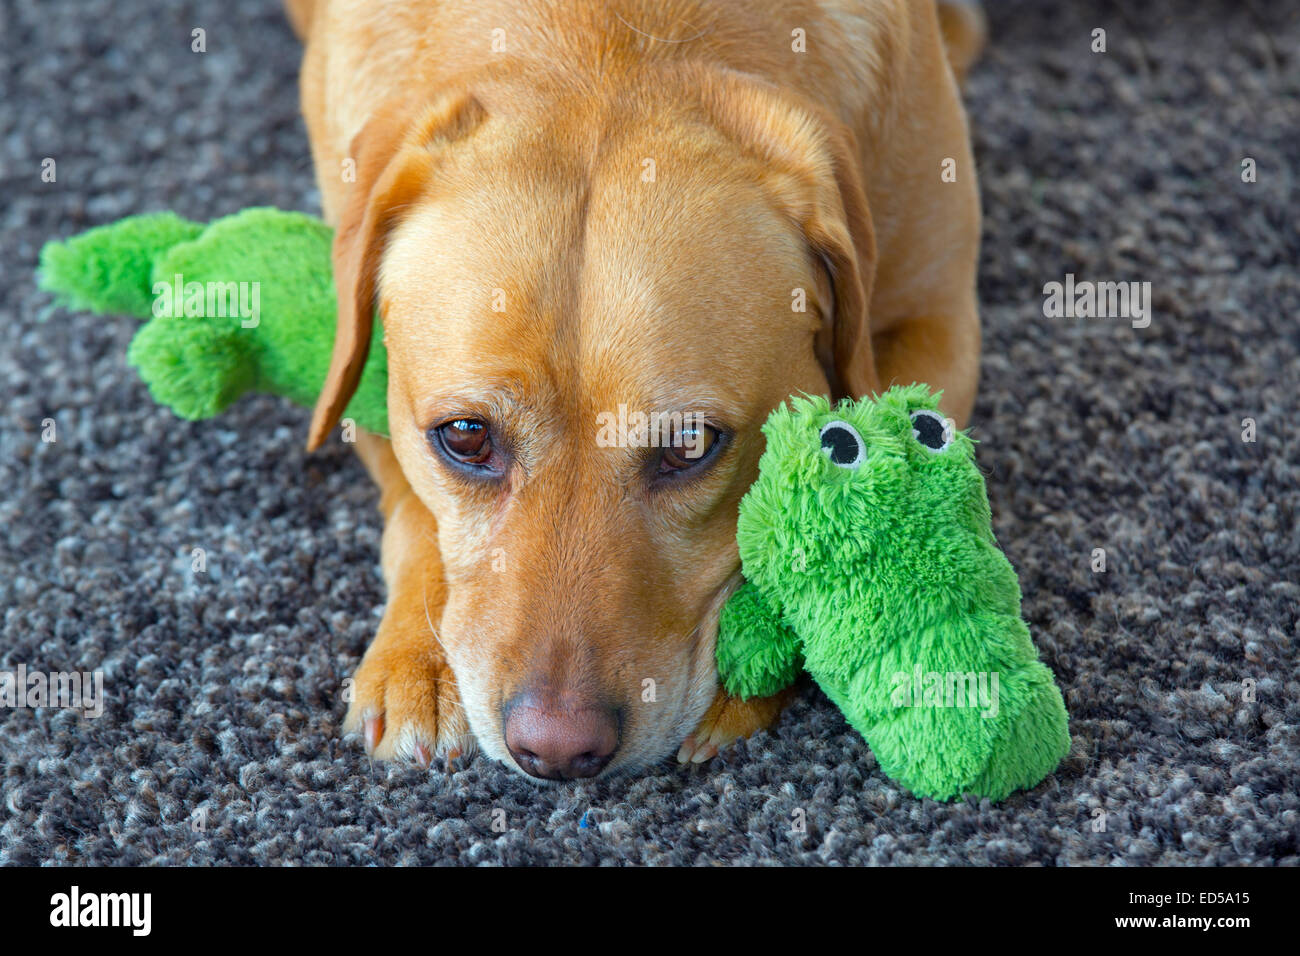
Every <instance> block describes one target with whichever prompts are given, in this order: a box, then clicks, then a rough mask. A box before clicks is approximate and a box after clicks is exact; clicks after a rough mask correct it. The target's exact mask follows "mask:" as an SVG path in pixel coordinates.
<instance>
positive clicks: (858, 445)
mask: <svg viewBox="0 0 1300 956" xmlns="http://www.w3.org/2000/svg"><path fill="white" fill-rule="evenodd" d="M821 436H822V451H824V452H826V457H827V458H829V459H830V460H831V463H832V464H836V465H839V466H840V467H841V468H857V467H858V466H859V465H860V464H862V463H863V462H864V461H865V460H866V458H867V443H866V442H864V441H863V440H862V436H861V435H859V434H858V430H857V429H856V428H854V427H853V426H852V425H850V424H849V423H848V422H827V423H826V424H825V425H823V426H822V431H821Z"/></svg>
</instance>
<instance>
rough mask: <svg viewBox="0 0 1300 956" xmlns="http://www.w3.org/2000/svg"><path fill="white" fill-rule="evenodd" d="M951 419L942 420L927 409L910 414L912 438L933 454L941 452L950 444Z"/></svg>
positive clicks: (937, 414) (938, 415) (942, 418)
mask: <svg viewBox="0 0 1300 956" xmlns="http://www.w3.org/2000/svg"><path fill="white" fill-rule="evenodd" d="M952 432H953V426H952V419H951V418H944V417H943V416H942V415H940V414H939V413H938V412H932V411H930V410H929V409H928V408H922V409H918V410H917V411H915V412H912V437H913V438H915V439H916V440H917V441H919V442H920V443H921V444H922V445H924V446H925V447H926V448H928V449H930V451H933V452H941V451H943V450H944V449H945V448H947V447H948V446H949V445H951V444H952Z"/></svg>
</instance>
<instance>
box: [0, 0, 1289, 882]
mask: <svg viewBox="0 0 1300 956" xmlns="http://www.w3.org/2000/svg"><path fill="white" fill-rule="evenodd" d="M1139 6H1140V7H1143V8H1146V7H1150V8H1151V10H1152V11H1153V12H1152V13H1150V14H1142V16H1141V19H1140V20H1139V19H1138V15H1137V14H1135V13H1127V12H1122V11H1121V9H1120V8H1118V7H1116V6H1109V5H1102V6H1095V5H1093V4H1089V3H1076V4H1065V3H1060V2H1050V3H1041V4H1029V3H995V4H994V6H993V8H992V10H991V19H992V23H993V32H994V36H995V45H994V48H993V49H992V51H991V52H990V54H989V56H988V57H987V58H986V59H985V60H984V61H983V62H982V63H981V65H980V66H979V67H978V68H977V69H976V72H975V73H974V75H973V77H972V81H971V84H970V91H969V100H970V104H971V114H972V118H973V123H974V131H975V132H974V136H975V143H976V152H977V155H978V158H979V163H980V166H981V179H982V182H983V196H984V204H985V212H986V220H985V229H984V252H983V271H982V277H981V298H982V302H983V309H984V320H985V327H986V349H987V351H986V355H985V360H984V379H983V391H982V395H981V398H980V401H979V405H978V408H977V411H976V416H975V423H976V433H977V435H978V437H979V438H980V439H981V440H982V441H983V445H982V446H981V450H980V458H981V462H982V465H983V466H984V468H985V469H986V470H987V471H988V473H989V490H990V494H991V497H992V504H993V511H994V516H995V522H996V530H997V532H998V535H999V537H1000V539H1001V541H1002V542H1003V543H1004V545H1005V547H1006V549H1007V552H1008V554H1009V556H1010V557H1011V559H1012V561H1013V562H1014V563H1015V564H1016V566H1017V568H1018V569H1019V571H1020V574H1021V579H1022V582H1023V586H1024V591H1025V604H1024V610H1025V614H1026V616H1027V618H1028V620H1029V622H1030V624H1031V626H1032V628H1033V630H1034V632H1035V635H1036V639H1037V642H1038V646H1039V648H1040V649H1041V652H1042V655H1043V657H1044V659H1045V660H1046V661H1047V662H1048V663H1049V664H1050V666H1051V667H1052V668H1053V669H1054V670H1055V672H1056V674H1057V676H1058V678H1059V680H1060V682H1061V685H1062V687H1063V689H1064V691H1065V694H1066V699H1067V704H1068V707H1069V709H1070V711H1071V714H1072V717H1073V722H1072V730H1073V734H1074V738H1075V740H1074V749H1073V751H1072V753H1071V755H1070V757H1069V758H1068V759H1067V760H1066V761H1065V763H1064V764H1063V765H1062V767H1061V768H1060V770H1059V772H1058V773H1057V774H1056V775H1055V776H1054V777H1051V778H1049V780H1048V781H1046V782H1045V783H1044V784H1043V785H1042V786H1040V787H1039V788H1037V789H1036V790H1034V791H1033V792H1031V793H1028V794H1022V795H1017V796H1015V797H1013V798H1012V799H1010V800H1008V801H1007V802H1006V803H1005V804H1003V805H1001V806H997V807H990V806H987V805H983V806H981V805H978V804H976V803H968V804H962V803H959V804H956V805H952V806H942V805H937V804H934V803H932V802H928V801H919V800H915V799H913V798H911V797H909V796H907V795H906V794H904V793H903V792H901V791H900V790H899V788H898V787H896V786H894V785H893V784H891V783H890V782H889V781H888V780H886V779H885V778H884V777H882V775H881V774H880V772H879V770H878V768H877V767H876V764H875V761H874V760H873V758H872V757H871V754H870V752H869V750H868V749H867V748H866V746H865V745H864V744H863V742H862V741H861V740H860V739H859V738H858V737H857V735H856V734H854V733H853V732H851V731H850V730H848V728H847V727H846V725H845V724H844V722H843V721H842V720H841V719H840V717H839V716H838V715H837V713H836V712H835V711H834V709H833V708H832V707H831V706H830V705H829V704H828V703H827V702H826V701H825V699H824V698H822V697H821V696H820V695H819V694H817V693H816V692H815V691H811V690H810V691H808V692H807V693H806V694H805V695H804V697H803V698H802V699H801V700H800V701H799V703H798V704H797V705H796V706H795V707H794V708H793V709H792V710H791V711H790V712H789V713H787V714H786V715H785V717H784V718H783V719H782V720H781V722H780V724H779V726H778V727H776V728H775V730H774V731H773V732H772V733H767V734H762V735H760V736H758V737H756V738H755V739H753V740H751V741H749V742H747V743H743V744H741V745H739V746H737V747H736V748H734V749H733V750H731V751H729V752H727V753H725V754H724V755H723V756H722V757H721V758H719V759H717V760H714V761H712V762H710V763H708V764H705V765H703V766H702V767H698V768H692V769H683V768H679V767H678V766H677V765H676V764H675V763H665V764H664V765H663V766H662V767H660V768H657V769H655V770H654V771H652V772H650V773H647V774H644V775H642V776H639V777H637V778H634V779H631V780H623V781H617V782H613V783H598V784H594V785H588V786H577V787H566V788H555V789H547V790H537V789H534V788H533V787H532V786H530V785H529V784H528V783H526V782H525V781H524V780H523V779H521V778H520V777H518V776H516V775H513V774H511V773H508V772H507V771H505V770H504V769H503V768H502V767H500V766H498V765H495V764H493V763H491V762H488V761H487V760H485V759H483V758H479V759H477V760H475V761H472V762H470V763H469V764H468V765H467V766H465V767H463V768H461V769H459V770H458V771H457V772H455V773H454V774H452V775H450V776H449V775H446V774H444V773H443V772H441V771H432V772H429V771H421V770H417V769H414V768H411V767H398V766H385V765H372V764H371V763H370V761H368V760H367V759H366V758H365V757H364V756H363V755H362V754H361V752H360V749H359V747H358V746H357V745H356V743H355V741H345V742H340V740H339V722H340V720H341V717H342V713H343V704H342V702H341V701H340V699H339V695H338V688H339V685H340V681H341V680H342V679H343V678H345V677H347V676H348V675H349V674H350V673H351V672H352V670H353V668H354V667H355V666H356V664H357V661H358V660H359V658H360V656H361V654H362V652H363V650H364V649H365V646H366V643H367V641H368V640H369V638H370V637H371V635H372V633H373V630H374V628H375V624H376V622H377V620H378V614H379V609H380V607H381V605H382V602H383V600H384V592H383V588H382V583H381V580H380V577H379V571H378V555H377V548H378V544H379V532H380V522H379V518H378V515H377V514H376V513H375V511H374V505H375V500H376V498H375V494H374V492H373V490H372V488H371V487H370V486H369V485H368V484H367V482H366V481H365V480H364V479H363V472H362V468H361V466H360V464H359V463H358V462H357V461H355V460H354V459H353V458H352V457H351V456H350V455H349V454H347V453H345V452H344V451H343V450H342V449H341V447H340V446H339V445H338V444H337V443H336V444H334V445H332V446H331V450H330V451H328V452H326V453H324V454H321V455H317V456H311V457H308V456H306V455H305V454H304V453H303V451H302V441H303V435H304V431H305V427H306V422H307V415H306V413H305V412H303V411H301V410H297V409H294V408H291V407H289V406H287V405H285V404H282V403H279V402H277V401H274V400H270V399H256V400H248V401H245V402H243V403H241V404H239V405H238V406H237V407H236V408H235V409H233V410H232V411H231V412H229V413H228V414H226V415H225V416H224V417H222V418H221V419H219V420H217V421H213V422H207V423H199V424H190V423H187V422H183V421H180V420H178V419H176V418H174V417H173V416H172V415H171V414H170V413H169V412H167V411H164V410H162V409H160V408H157V407H155V406H153V405H152V404H151V403H150V401H149V398H148V395H147V394H146V391H145V389H144V387H143V386H142V385H141V384H140V382H139V381H138V380H137V378H136V376H135V374H134V373H133V372H132V371H131V370H129V369H128V368H127V367H126V365H125V363H124V360H123V354H124V352H125V350H126V346H127V343H128V341H129V340H130V337H131V334H132V324H131V323H130V322H129V321H127V320H120V321H117V320H114V321H104V320H101V319H95V318H90V317H87V316H84V315H72V314H68V313H66V312H63V311H54V312H52V314H50V315H49V317H48V318H47V319H46V320H45V321H44V322H42V321H41V316H42V315H43V314H44V313H46V312H48V311H50V310H49V300H48V299H47V298H46V297H45V296H43V295H42V294H40V293H38V292H37V291H36V290H35V288H34V286H33V282H32V271H33V267H34V264H35V261H36V255H37V251H38V249H39V247H40V245H41V243H42V242H43V241H45V240H46V239H48V238H50V237H56V236H67V235H69V234H71V233H74V232H77V231H80V230H82V229H85V228H87V227H89V226H92V225H96V224H99V223H103V222H107V221H109V220H112V219H115V218H117V217H119V216H123V215H127V214H130V213H135V212H140V211H144V210H152V209H159V208H167V207H170V208H174V209H176V210H178V211H180V212H181V213H183V214H185V215H188V216H190V217H192V218H196V219H207V218H211V217H214V216H218V215H222V214H226V213H229V212H232V211H234V210H236V209H238V208H240V207H242V206H248V205H254V204H274V205H278V206H282V207H286V208H293V209H305V210H309V211H316V210H317V196H316V193H315V191H314V188H313V186H312V180H311V177H310V175H309V172H310V167H309V161H308V154H307V145H306V141H305V138H304V132H303V128H302V124H301V122H300V120H299V117H298V113H297V103H296V90H295V71H296V68H297V59H298V48H297V46H296V43H295V41H294V39H293V37H292V35H291V33H290V31H289V29H288V27H287V26H286V25H285V23H284V21H283V19H282V17H281V14H280V13H279V10H278V8H277V7H276V6H275V5H274V4H273V3H271V2H269V0H266V2H254V0H244V2H228V0H222V2H216V0H213V2H210V3H156V2H155V3H149V2H145V0H129V2H128V0H61V2H51V0H46V2H42V3H40V4H29V3H16V2H4V3H0V29H2V30H3V31H4V33H3V55H2V58H0V102H3V104H4V106H3V112H0V123H2V124H3V129H2V134H3V135H2V136H0V158H2V161H3V171H2V175H3V209H2V210H0V224H2V230H3V233H2V235H0V279H2V281H0V315H2V316H3V320H4V323H5V328H6V331H5V334H4V336H3V339H2V341H3V344H0V614H3V630H2V634H3V636H2V637H0V669H13V668H15V667H16V666H17V665H18V664H19V663H24V664H26V665H27V667H28V668H29V669H33V670H70V669H74V668H77V669H86V670H89V669H95V668H102V669H103V671H104V672H105V681H106V693H107V697H108V702H107V708H106V712H105V714H104V715H103V716H102V717H101V718H99V719H98V720H87V719H85V718H83V717H80V716H78V715H77V714H75V713H72V712H70V711H54V710H43V711H33V710H16V709H15V710H6V711H0V761H2V763H3V769H2V770H0V774H2V775H3V779H2V781H0V789H2V790H3V793H2V794H0V861H3V862H4V863H9V864H35V863H64V862H71V863H126V864H141V863H199V864H207V863H239V864H253V863H258V864H268V863H313V864H314V863H337V864H344V863H371V862H381V863H435V862H439V863H466V864H485V863H507V864H517V863H682V864H710V863H774V862H780V863H844V864H860V863H873V864H874V863H880V864H884V863H893V864H939V863H946V864H951V863H981V864H983V863H995V864H1030V863H1033V864H1049V865H1051V864H1130V865H1132V864H1157V863H1179V864H1193V863H1211V864H1243V863H1244V864H1261V863H1274V862H1276V863H1289V864H1295V863H1297V862H1298V861H1300V847H1298V845H1297V833H1298V832H1300V796H1297V791H1300V667H1297V654H1296V638H1297V629H1298V628H1300V585H1298V583H1297V582H1300V533H1298V532H1297V513H1298V512H1300V441H1298V439H1300V432H1298V431H1297V428H1298V427H1300V425H1298V424H1297V423H1298V422H1300V416H1298V412H1300V409H1297V402H1296V398H1295V394H1296V388H1297V385H1298V384H1300V359H1298V355H1300V326H1298V324H1297V314H1298V313H1300V279H1298V278H1297V271H1296V263H1297V261H1300V235H1298V234H1297V215H1296V211H1297V208H1298V207H1300V202H1298V200H1300V196H1298V195H1297V192H1296V170H1295V163H1296V157H1297V156H1298V155H1300V133H1298V131H1300V78H1298V76H1297V70H1298V65H1300V59H1298V58H1300V39H1298V34H1300V29H1298V26H1297V22H1296V20H1295V19H1294V17H1293V18H1292V19H1291V21H1290V22H1289V23H1286V22H1283V17H1284V16H1286V14H1284V13H1283V12H1282V9H1281V8H1282V7H1283V6H1285V5H1282V4H1276V5H1268V4H1260V5H1259V6H1260V8H1261V10H1262V12H1261V14H1260V15H1259V18H1255V17H1253V16H1252V15H1251V14H1250V13H1249V10H1248V8H1247V7H1245V6H1243V5H1242V4H1239V3H1236V2H1223V3H1206V4H1203V5H1197V4H1177V5H1176V4H1173V3H1158V4H1154V5H1146V4H1144V5H1139ZM1180 7H1181V8H1185V10H1184V12H1181V13H1178V14H1175V13H1174V12H1173V11H1175V10H1176V9H1179V8H1180ZM1131 9H1137V8H1131ZM1293 9H1294V8H1293ZM38 11H39V12H38ZM195 26H202V27H204V28H205V29H206V30H207V45H208V52H207V53H206V54H202V55H200V54H195V53H192V52H191V50H190V31H191V29H192V28H193V27H195ZM1095 27H1103V28H1105V29H1106V30H1107V31H1108V36H1107V40H1108V52H1107V53H1105V54H1093V53H1091V52H1090V51H1089V43H1090V33H1091V31H1092V30H1093V28H1095ZM1247 156H1249V157H1253V158H1254V159H1255V161H1256V164H1257V169H1258V181H1257V182H1255V183H1253V184H1246V183H1243V182H1242V181H1241V177H1240V163H1241V160H1242V159H1243V157H1247ZM43 157H53V158H55V159H56V161H57V182H55V183H44V182H42V181H41V178H40V163H41V159H42V158H43ZM1067 272H1073V273H1074V274H1076V275H1077V276H1078V277H1079V278H1081V279H1093V280H1121V279H1123V280H1142V281H1150V282H1151V283H1152V288H1153V298H1154V309H1155V311H1154V317H1153V320H1152V322H1151V325H1150V327H1149V328H1146V329H1133V328H1131V327H1130V325H1129V323H1127V322H1125V321H1122V320H1082V319H1046V318H1044V316H1043V310H1042V294H1041V290H1042V286H1043V284H1044V283H1045V282H1048V281H1052V280H1060V279H1062V278H1063V276H1064V274H1065V273H1067ZM46 418H53V419H54V420H55V422H56V428H57V433H56V434H57V441H56V442H54V443H46V442H42V441H41V430H42V426H41V422H42V420H43V419H46ZM1244 418H1253V419H1254V420H1255V422H1256V423H1257V429H1258V440H1257V441H1255V442H1254V443H1245V442H1243V441H1242V424H1241V422H1242V419H1244ZM196 547H202V548H204V549H205V551H206V552H207V555H208V571H207V573H206V575H194V574H192V573H191V572H190V555H191V551H192V549H193V548H196ZM1095 548H1104V549H1105V551H1106V557H1107V567H1106V571H1105V573H1101V574H1098V573H1094V572H1093V571H1092V570H1091V569H1090V562H1091V560H1092V552H1093V550H1094V549H1095ZM1252 681H1253V684H1251V683H1249V682H1252ZM1244 698H1245V699H1244ZM498 809H499V810H504V811H505V818H504V819H505V821H506V823H507V826H508V829H507V830H506V832H504V833H497V832H493V828H492V824H493V819H494V817H493V811H494V810H498ZM797 809H801V810H802V811H803V812H804V814H805V818H806V821H807V827H806V832H803V833H799V832H796V831H794V830H793V828H792V826H791V821H792V819H793V818H794V817H795V816H796V814H795V811H796V810H797ZM196 812H197V813H198V814H199V816H200V817H203V816H204V815H205V819H206V823H205V826H204V828H203V829H202V831H201V832H199V831H196V829H195V828H194V827H193V826H192V825H191V821H193V820H195V819H196V816H195V814H196ZM1103 824H1104V827H1103Z"/></svg>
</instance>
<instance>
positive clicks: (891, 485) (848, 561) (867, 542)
mask: <svg viewBox="0 0 1300 956" xmlns="http://www.w3.org/2000/svg"><path fill="white" fill-rule="evenodd" d="M791 404H792V406H793V408H787V407H785V406H782V407H781V408H779V409H777V410H776V411H775V412H774V413H773V414H772V417H771V418H770V419H769V420H768V423H767V424H766V425H765V426H764V429H763V430H764V433H765V434H766V436H767V443H768V444H767V450H766V452H765V453H764V455H763V458H762V460H761V462H760V466H759V470H760V474H759V479H758V481H757V482H756V483H755V484H754V486H753V488H752V489H751V490H750V491H749V493H748V495H746V497H745V499H744V501H743V502H742V503H741V507H740V522H739V530H738V539H739V544H740V555H741V560H742V563H743V566H744V573H745V577H746V583H745V585H744V586H743V587H742V588H741V590H740V591H739V592H737V594H736V595H735V596H734V597H733V598H732V600H731V601H730V602H728V604H727V606H726V607H725V608H724V610H723V614H722V622H721V626H720V633H719V637H718V669H719V673H720V675H721V676H722V679H723V682H724V684H725V686H726V687H727V689H728V690H729V691H730V692H732V693H734V694H738V695H740V696H742V697H748V696H753V695H767V694H771V693H775V692H776V691H777V690H779V689H780V688H782V687H784V686H786V685H788V684H789V683H791V681H793V680H794V678H795V677H796V676H797V675H798V672H799V669H800V667H801V666H802V667H803V668H804V669H806V670H807V671H808V672H809V673H810V674H811V675H812V676H813V677H814V678H815V679H816V681H817V683H818V684H819V685H820V686H821V687H822V689H823V690H824V691H825V692H826V694H827V696H828V697H830V698H831V700H832V701H834V702H835V704H836V705H837V706H838V707H839V708H840V709H841V710H842V711H843V712H844V715H845V716H846V717H847V719H848V720H849V722H850V723H851V724H852V725H853V726H854V727H855V728H856V729H857V730H858V731H859V732H860V733H862V735H863V736H864V737H865V738H866V740H867V742H868V743H869V744H870V746H871V749H872V751H873V752H874V753H875V755H876V759H877V760H878V761H879V762H880V765H881V768H882V770H883V771H884V772H885V773H886V774H888V775H889V776H890V777H892V778H894V779H895V780H898V781H899V782H900V783H902V784H903V785H904V786H905V787H907V788H908V789H909V790H911V791H912V792H913V793H915V794H917V795H918V796H928V797H933V798H934V799H937V800H948V799H952V798H954V797H957V796H961V795H963V794H973V795H977V796H984V797H989V798H990V799H994V800H1000V799H1002V798H1003V797H1005V796H1006V795H1007V794H1009V793H1011V792H1012V791H1013V790H1017V789H1021V788H1027V787H1031V786H1033V785H1034V784H1036V783H1038V782H1039V781H1040V780H1041V779H1042V778H1043V777H1044V776H1046V775H1047V774H1049V773H1051V772H1052V770H1054V769H1055V768H1056V766H1057V764H1058V763H1059V762H1060V760H1061V758H1062V757H1063V756H1064V755H1065V753H1066V752H1067V751H1068V749H1069V743H1070V738H1069V732H1068V728H1067V717H1066V713H1065V707H1064V704H1063V702H1062V699H1061V694H1060V691H1059V690H1058V689H1057V687H1056V684H1055V683H1054V681H1053V678H1052V673H1051V671H1049V670H1048V669H1047V668H1046V667H1045V666H1044V665H1043V664H1042V663H1040V662H1039V660H1038V656H1037V653H1036V651H1035V648H1034V646H1033V644H1032V643H1031V641H1030V638H1029V630H1028V628H1027V627H1026V626H1025V623H1024V621H1023V620H1021V617H1020V586H1019V583H1018V581H1017V580H1016V574H1015V571H1014V570H1013V569H1012V567H1011V564H1010V563H1009V562H1008V561H1007V559H1006V557H1005V556H1004V555H1003V553H1002V551H1001V550H1000V549H999V548H998V546H997V542H996V541H995V540H994V537H993V532H992V528H991V521H990V515H989V506H988V498H987V495H986V493H985V490H984V481H983V478H982V476H981V475H980V473H979V470H978V468H977V467H976V464H975V460H974V455H973V445H972V442H971V441H970V439H969V438H967V437H966V436H965V435H964V434H961V433H960V432H954V431H953V430H952V429H951V426H950V425H949V424H948V423H946V422H945V420H944V419H943V418H942V417H941V416H940V415H939V414H938V411H937V409H938V403H937V397H936V396H932V395H931V394H930V392H929V389H927V388H926V387H925V386H919V385H913V386H910V387H907V388H893V389H890V390H889V391H888V392H886V393H885V394H884V395H882V396H880V397H879V398H877V399H874V400H872V399H864V400H863V401H861V402H856V403H854V402H844V403H841V404H840V405H839V406H836V407H834V408H832V407H831V406H830V405H829V403H828V402H827V401H826V400H825V399H824V398H810V399H793V400H792V402H791Z"/></svg>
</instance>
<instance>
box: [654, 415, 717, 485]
mask: <svg viewBox="0 0 1300 956" xmlns="http://www.w3.org/2000/svg"><path fill="white" fill-rule="evenodd" d="M717 440H718V433H717V431H716V430H715V429H713V428H710V427H709V426H708V425H687V426H684V427H683V428H681V429H679V430H678V431H675V432H673V437H672V442H671V444H669V445H668V447H666V448H665V449H664V451H663V455H662V456H660V459H659V473H660V474H666V473H668V472H674V471H682V470H683V469H685V468H690V467H691V466H692V465H698V464H699V463H700V462H702V461H703V460H704V459H705V458H708V457H709V452H711V451H712V450H713V446H714V444H715V443H716V442H717Z"/></svg>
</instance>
